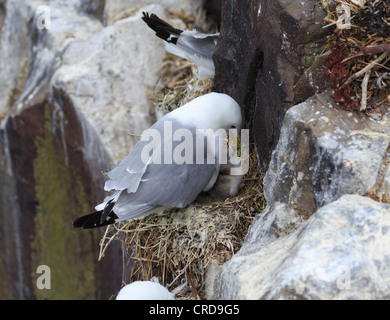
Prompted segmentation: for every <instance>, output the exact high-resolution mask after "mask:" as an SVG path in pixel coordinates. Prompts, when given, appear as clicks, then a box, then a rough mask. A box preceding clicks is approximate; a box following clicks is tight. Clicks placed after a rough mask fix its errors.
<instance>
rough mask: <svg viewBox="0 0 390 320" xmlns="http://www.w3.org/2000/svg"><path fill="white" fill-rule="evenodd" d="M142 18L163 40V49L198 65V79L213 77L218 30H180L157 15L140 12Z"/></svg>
mask: <svg viewBox="0 0 390 320" xmlns="http://www.w3.org/2000/svg"><path fill="white" fill-rule="evenodd" d="M142 14H143V15H144V16H143V17H142V19H143V20H144V21H145V22H146V23H147V25H148V26H149V27H150V28H151V29H153V30H154V31H155V32H156V36H158V37H159V38H161V39H163V40H164V44H165V49H166V50H167V51H168V52H170V53H172V54H174V55H177V56H179V57H182V58H184V59H186V60H189V61H191V62H193V63H195V64H196V65H197V66H198V70H199V79H207V78H213V77H214V72H215V67H214V61H213V54H214V51H215V47H216V45H217V42H218V38H219V32H217V33H212V34H208V33H201V32H198V31H196V30H195V29H194V30H180V29H176V28H174V27H172V26H171V25H170V24H168V23H167V22H165V21H164V20H161V19H160V18H159V17H158V16H157V15H155V14H154V13H152V14H151V15H149V13H147V12H142Z"/></svg>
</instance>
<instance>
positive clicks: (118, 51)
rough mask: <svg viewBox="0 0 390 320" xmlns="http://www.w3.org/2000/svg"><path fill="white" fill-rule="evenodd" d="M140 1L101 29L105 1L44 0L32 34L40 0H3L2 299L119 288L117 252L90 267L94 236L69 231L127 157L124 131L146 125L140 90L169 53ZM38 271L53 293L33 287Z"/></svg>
mask: <svg viewBox="0 0 390 320" xmlns="http://www.w3.org/2000/svg"><path fill="white" fill-rule="evenodd" d="M107 3H108V2H107ZM145 3H150V2H149V1H145V2H142V3H139V4H140V5H141V4H142V5H141V6H139V7H138V6H137V8H133V9H134V10H133V11H132V13H131V15H130V16H127V18H124V19H120V20H117V21H114V22H113V23H112V25H110V26H109V27H104V25H103V24H102V22H101V21H103V20H104V14H103V8H106V7H107V6H106V2H105V1H102V0H72V1H68V2H66V4H65V3H63V2H61V3H58V1H48V2H46V3H45V4H46V5H47V6H48V9H49V13H50V16H46V18H47V19H48V20H47V21H49V19H50V22H51V23H50V28H48V29H47V28H45V27H43V28H39V27H38V24H39V21H40V23H42V17H43V16H42V14H43V13H42V12H41V11H40V10H39V5H40V4H41V3H39V2H36V1H34V2H31V1H30V2H28V3H27V2H26V1H23V0H18V1H7V2H5V3H4V4H0V28H1V29H0V30H1V33H0V48H1V50H0V66H1V70H2V72H1V74H0V81H1V83H2V84H3V80H5V81H4V83H5V86H3V85H2V86H1V89H0V90H1V91H0V97H1V99H0V121H1V124H0V179H1V181H2V183H1V184H0V218H1V219H2V221H3V223H2V224H1V225H0V241H1V243H2V244H3V250H2V252H1V253H0V256H1V259H0V272H1V273H2V274H4V275H6V277H1V279H0V297H1V298H9V299H37V298H38V299H102V298H104V299H107V298H109V297H110V295H111V294H113V293H114V292H117V291H118V290H119V287H120V284H121V280H122V279H121V275H122V259H123V257H122V252H121V250H120V248H119V245H120V244H119V243H117V244H113V245H111V246H110V248H109V249H108V250H107V252H106V254H105V257H104V258H103V259H102V261H101V262H99V263H97V258H98V257H97V256H98V249H99V248H98V245H99V240H100V238H101V234H100V232H99V230H97V231H92V232H87V233H85V231H84V232H78V231H77V230H74V229H72V227H71V223H72V221H73V220H74V219H75V218H76V217H78V216H81V215H84V214H86V213H88V212H90V210H92V209H93V207H94V206H95V204H96V203H98V202H100V201H101V200H102V199H103V198H104V196H105V194H104V190H103V188H102V186H103V185H104V181H105V178H104V176H103V175H102V174H101V172H102V171H105V170H108V169H110V166H111V165H112V164H113V162H117V161H119V160H120V158H121V157H122V156H124V155H126V154H128V152H129V151H130V149H131V147H132V145H133V144H134V142H135V138H134V137H130V136H129V135H128V133H141V131H142V130H144V129H145V128H147V127H149V126H150V124H151V123H152V122H153V121H154V115H153V110H150V109H151V104H150V103H149V101H148V91H149V89H150V87H152V86H153V85H155V83H156V82H157V80H158V77H159V70H160V68H161V66H162V64H163V59H164V57H165V50H164V46H163V43H162V42H161V41H159V39H157V38H156V37H155V35H154V33H153V31H151V30H149V28H147V27H146V26H145V24H144V23H143V22H142V20H141V11H142V10H150V11H154V12H156V13H157V14H159V15H161V16H163V17H164V15H163V10H164V9H163V7H161V6H159V5H149V6H147V7H145ZM170 3H171V4H172V5H173V2H170ZM137 4H138V2H137ZM45 24H46V20H45ZM46 26H48V25H46ZM11 34H12V37H11V36H10V35H11ZM11 38H12V39H11ZM9 40H10V41H9ZM3 67H4V68H3ZM3 71H4V72H3ZM4 97H5V98H4ZM80 261H82V263H81V264H80ZM40 265H47V266H48V267H50V269H51V281H52V288H56V289H55V290H40V289H39V288H38V287H37V285H36V283H37V280H38V277H39V274H38V273H37V272H36V271H37V267H38V266H40Z"/></svg>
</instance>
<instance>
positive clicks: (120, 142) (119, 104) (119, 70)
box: [52, 5, 166, 171]
mask: <svg viewBox="0 0 390 320" xmlns="http://www.w3.org/2000/svg"><path fill="white" fill-rule="evenodd" d="M142 11H150V12H154V13H156V14H157V15H160V16H162V17H164V8H163V7H161V6H159V5H150V6H147V7H144V8H141V9H140V10H137V11H136V12H135V13H134V15H133V16H131V17H128V18H126V19H122V20H119V21H117V22H116V23H114V24H113V25H111V26H109V27H107V28H104V29H103V30H102V31H101V32H97V33H95V34H94V35H93V36H91V37H90V38H88V39H87V40H80V41H73V42H72V43H70V44H69V46H68V47H67V49H66V51H65V52H64V54H63V56H62V65H61V67H60V68H59V69H58V70H57V71H56V72H55V74H54V75H53V79H52V85H53V87H55V88H57V89H60V90H63V91H64V92H66V94H67V95H68V96H69V97H71V99H72V102H73V104H74V105H75V106H76V108H77V109H79V110H80V111H81V112H82V113H83V114H84V116H85V117H86V119H88V121H89V122H90V123H91V125H92V126H93V127H94V128H95V130H96V132H97V134H98V136H99V138H100V139H101V141H102V142H103V144H104V145H105V146H106V148H107V150H108V152H109V154H110V155H111V157H112V158H113V160H114V162H115V163H118V162H119V161H121V160H122V159H123V157H125V156H126V155H127V154H128V153H129V151H130V150H131V148H132V146H134V144H135V143H136V142H137V141H138V137H136V136H134V134H135V135H140V134H141V133H142V131H143V130H145V129H147V128H149V127H150V126H151V125H152V124H153V123H154V122H155V120H156V119H155V117H154V116H153V112H152V105H151V103H150V99H149V94H148V92H149V90H150V88H152V87H153V86H154V85H155V84H156V83H157V80H158V78H159V72H160V69H161V67H162V61H163V58H164V57H165V54H166V53H165V49H164V46H163V43H162V41H160V39H158V38H157V37H156V36H155V35H154V32H153V31H151V30H149V28H147V27H146V25H145V23H144V22H143V21H142V19H141V17H142ZM130 52H131V54H129V53H130ZM130 134H132V135H130ZM109 169H110V167H108V168H102V170H105V171H107V170H109Z"/></svg>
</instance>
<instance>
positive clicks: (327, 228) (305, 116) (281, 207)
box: [206, 92, 390, 299]
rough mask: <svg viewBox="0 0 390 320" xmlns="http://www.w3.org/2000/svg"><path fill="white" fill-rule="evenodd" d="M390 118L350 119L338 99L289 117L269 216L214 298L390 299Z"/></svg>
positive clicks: (315, 100)
mask: <svg viewBox="0 0 390 320" xmlns="http://www.w3.org/2000/svg"><path fill="white" fill-rule="evenodd" d="M389 116H390V108H388V110H387V112H385V113H384V114H383V116H382V119H381V120H380V121H374V120H372V119H370V118H369V117H367V116H365V115H361V114H358V113H350V112H347V111H343V110H341V109H340V108H339V107H338V106H337V105H336V104H335V103H334V102H333V100H332V99H331V98H330V93H328V92H325V93H322V94H320V95H317V96H315V97H312V98H311V99H308V100H307V101H305V102H304V103H301V104H299V105H296V106H294V107H292V108H290V109H289V110H288V111H287V113H286V116H285V119H284V123H283V127H282V130H281V133H280V139H279V142H278V145H277V147H276V149H275V150H274V152H273V154H272V158H271V162H270V165H269V169H268V171H267V174H266V176H265V178H264V193H265V197H266V200H267V208H266V210H265V211H264V212H263V213H261V214H259V215H258V216H257V217H256V219H255V221H254V222H253V224H252V225H251V227H250V229H249V232H248V234H247V236H246V238H245V241H244V243H243V246H242V248H241V249H240V250H239V252H238V253H237V254H236V255H234V256H233V258H232V259H231V260H230V261H228V262H226V263H225V264H224V265H223V266H222V267H219V268H214V269H213V270H211V271H210V274H209V275H208V278H209V279H212V280H211V281H210V284H209V287H208V288H207V290H206V291H207V293H208V297H209V298H214V299H215V298H220V299H388V298H389V289H390V287H389V286H390V268H389V267H388V266H389V259H390V249H389V248H388V246H387V243H388V241H389V237H390V232H389V230H390V229H389V224H390V215H389V214H390V204H389V203H390V197H389V194H390V190H389V185H390V183H389V168H390V161H389V160H390V126H389V120H390V117H389ZM371 198H372V199H376V200H380V201H382V202H384V203H380V202H377V201H374V200H372V199H371Z"/></svg>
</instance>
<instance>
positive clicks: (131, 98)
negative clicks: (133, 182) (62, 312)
mask: <svg viewBox="0 0 390 320" xmlns="http://www.w3.org/2000/svg"><path fill="white" fill-rule="evenodd" d="M199 3H204V1H199ZM199 3H198V2H197V1H173V0H164V1H160V2H158V3H157V2H156V1H152V0H142V1H135V0H134V1H125V0H113V1H104V0H72V1H55V0H52V1H47V2H46V3H45V6H42V3H41V2H40V1H27V0H13V1H11V0H3V1H1V0H0V70H1V72H0V121H1V123H0V182H1V183H0V219H1V222H2V223H1V224H0V243H1V244H2V247H1V248H2V250H1V252H0V257H1V259H0V274H1V275H3V276H1V277H0V298H3V299H5V298H9V299H52V298H56V299H107V298H109V297H110V296H111V295H112V294H115V293H116V292H118V290H119V288H120V287H121V284H122V280H124V281H126V279H122V269H123V268H122V263H123V262H122V261H123V260H122V252H121V250H122V248H121V247H120V246H119V244H118V243H114V242H115V241H114V242H113V243H112V244H110V246H109V247H108V249H107V250H106V251H105V257H104V258H103V259H102V260H101V261H99V262H98V261H97V260H98V257H97V255H98V251H99V248H98V245H99V241H100V239H101V238H102V235H101V231H99V230H97V231H96V230H95V231H91V232H89V231H86V230H74V229H72V228H71V221H72V220H73V219H74V218H76V217H78V216H81V215H84V214H86V213H88V212H89V211H90V210H91V209H93V207H94V205H95V204H96V203H97V202H99V201H101V200H102V199H103V197H104V196H105V195H104V192H103V190H102V185H103V183H104V180H105V177H104V175H103V174H102V173H101V172H102V171H107V170H108V169H110V168H111V167H112V166H113V165H115V164H116V163H118V161H120V160H121V158H122V157H123V156H124V155H126V154H127V153H128V152H129V150H130V149H131V147H132V146H133V145H134V143H135V142H136V138H135V136H134V134H139V133H141V132H142V131H143V130H144V129H146V128H148V127H149V126H150V125H151V124H152V123H153V122H154V120H155V119H156V114H155V110H154V108H153V105H152V103H151V101H150V98H149V93H150V88H152V87H154V86H155V85H156V83H157V82H158V80H159V78H160V70H161V68H162V67H163V66H164V61H163V60H164V57H165V55H166V53H165V50H164V46H163V44H162V42H161V41H160V40H159V39H158V38H157V37H155V36H154V34H153V32H151V31H150V30H149V29H148V28H147V27H146V25H145V24H144V23H143V21H142V20H141V16H142V14H141V13H142V11H148V12H153V13H155V14H157V15H159V16H160V17H161V18H163V19H168V21H171V20H169V17H171V16H170V15H169V14H167V12H168V11H167V10H169V11H170V12H176V14H178V13H180V12H184V13H185V14H186V15H189V14H193V8H194V7H196V6H197V5H199ZM213 6H214V9H213V12H214V13H215V12H219V10H218V9H220V11H221V16H220V32H221V36H220V39H219V42H218V45H217V51H216V53H215V56H214V62H215V66H216V75H215V79H214V84H213V90H215V91H218V92H225V93H228V94H230V95H231V96H232V97H233V98H235V99H236V100H237V102H238V103H239V104H240V106H241V108H242V109H243V114H244V116H245V127H247V128H249V129H250V132H251V139H252V142H253V144H254V145H255V149H256V153H257V157H258V165H259V166H261V167H263V168H267V173H266V176H265V179H264V193H265V197H266V200H267V207H266V209H265V210H264V212H262V213H260V214H258V215H257V216H256V218H255V219H254V221H253V223H252V224H251V226H250V229H249V232H248V234H247V235H246V237H245V239H244V240H243V244H242V247H241V249H240V250H239V251H238V252H235V254H234V255H233V257H232V258H231V259H230V260H229V261H227V262H226V263H224V264H223V265H220V266H214V268H210V269H208V270H207V272H206V280H207V281H206V290H205V291H206V296H207V297H208V298H214V299H215V298H217V299H389V298H390V296H389V292H390V268H389V266H390V250H389V249H388V243H389V240H390V238H389V237H390V204H389V202H390V166H389V163H390V129H389V128H390V125H389V121H390V110H389V104H386V103H387V102H386V101H385V103H383V105H382V107H381V113H380V115H379V116H378V117H376V118H375V119H373V118H372V117H369V116H368V115H367V114H364V113H360V112H350V111H345V110H342V108H341V107H340V105H338V104H336V103H335V102H334V100H333V99H332V97H331V95H332V92H331V91H329V90H328V88H329V78H328V77H327V76H326V75H325V69H326V68H327V58H326V56H325V57H324V56H322V55H321V54H322V53H323V52H324V51H325V47H326V45H327V34H329V30H330V29H326V28H322V25H323V21H324V18H325V17H326V15H327V12H326V10H324V8H322V7H321V6H320V5H319V3H318V1H315V0H305V1H297V0H253V1H249V0H248V1H238V0H229V1H228V0H222V1H213V5H211V2H210V1H207V4H206V7H208V8H209V9H210V8H212V7H213ZM215 6H217V8H218V9H215ZM210 10H211V9H210ZM217 16H218V15H217ZM218 20H219V19H218V17H217V19H216V22H217V23H219V21H218ZM171 22H172V23H174V24H175V25H177V24H180V23H181V22H180V20H178V19H175V20H172V21H171ZM179 27H181V26H179ZM384 63H388V60H387V61H386V62H384ZM384 79H385V78H384ZM389 87H390V85H389V84H388V82H387V83H383V88H384V89H383V90H384V92H388V91H385V90H388V89H389ZM42 265H44V266H49V267H50V272H51V289H42V288H40V287H39V286H38V285H37V283H38V282H37V281H38V278H39V276H40V273H39V272H38V271H37V268H38V267H39V266H42Z"/></svg>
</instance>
